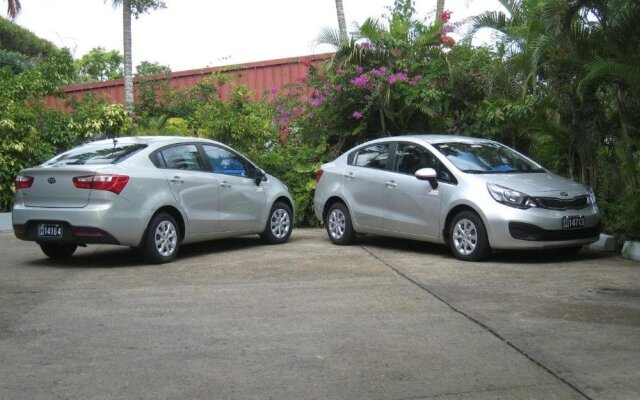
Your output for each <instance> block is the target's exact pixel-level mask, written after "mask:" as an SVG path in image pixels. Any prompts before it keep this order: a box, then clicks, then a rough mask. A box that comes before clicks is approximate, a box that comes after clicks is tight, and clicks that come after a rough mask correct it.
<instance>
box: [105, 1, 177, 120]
mask: <svg viewBox="0 0 640 400" xmlns="http://www.w3.org/2000/svg"><path fill="white" fill-rule="evenodd" d="M105 1H106V0H105ZM112 3H113V6H114V7H118V6H120V5H122V38H123V45H124V107H125V109H126V110H127V112H128V113H129V114H133V67H132V54H131V15H133V16H134V17H136V19H137V18H138V17H139V16H140V15H141V14H143V13H145V12H148V11H149V10H150V9H154V10H156V9H158V8H165V7H166V5H165V3H164V1H162V0H112Z"/></svg>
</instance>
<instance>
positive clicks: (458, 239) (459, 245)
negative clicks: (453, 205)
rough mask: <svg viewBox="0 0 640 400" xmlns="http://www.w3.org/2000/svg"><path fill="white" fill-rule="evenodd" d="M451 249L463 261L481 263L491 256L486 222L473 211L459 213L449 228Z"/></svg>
mask: <svg viewBox="0 0 640 400" xmlns="http://www.w3.org/2000/svg"><path fill="white" fill-rule="evenodd" d="M449 247H450V248H451V251H452V252H453V255H454V256H455V257H456V258H457V259H459V260H463V261H481V260H484V259H485V258H487V257H489V255H490V254H491V246H490V245H489V239H488V237H487V230H486V228H485V226H484V222H482V219H481V218H480V216H478V214H476V213H474V212H472V211H462V212H460V213H458V214H457V215H456V216H455V217H454V218H453V220H452V221H451V225H450V226H449Z"/></svg>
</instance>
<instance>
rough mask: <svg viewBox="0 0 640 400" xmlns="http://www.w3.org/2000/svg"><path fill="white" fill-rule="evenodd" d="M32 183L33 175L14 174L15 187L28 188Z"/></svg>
mask: <svg viewBox="0 0 640 400" xmlns="http://www.w3.org/2000/svg"><path fill="white" fill-rule="evenodd" d="M31 185H33V176H27V175H18V176H16V188H17V189H29V188H30V187H31Z"/></svg>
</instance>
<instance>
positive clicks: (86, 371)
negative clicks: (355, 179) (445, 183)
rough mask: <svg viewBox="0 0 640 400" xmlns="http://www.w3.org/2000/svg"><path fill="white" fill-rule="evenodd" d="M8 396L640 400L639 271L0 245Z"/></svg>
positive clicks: (307, 233)
mask: <svg viewBox="0 0 640 400" xmlns="http://www.w3.org/2000/svg"><path fill="white" fill-rule="evenodd" d="M0 366H1V367H0V399H11V400H14V399H132V398H135V399H181V398H185V399H186V398H189V399H394V400H400V399H545V400H548V399H585V398H587V399H638V398H640V264H638V263H634V262H632V261H628V260H624V259H622V258H619V257H617V256H613V255H604V254H598V253H590V252H586V251H583V252H581V253H579V254H578V255H577V256H574V257H571V258H561V257H553V256H550V255H544V254H539V253H538V254H527V253H500V254H497V255H496V256H495V257H494V258H493V259H492V260H491V261H489V262H484V263H463V262H459V261H457V260H455V259H454V258H453V257H452V256H451V255H450V254H449V253H448V251H447V249H446V248H444V247H440V246H434V245H429V244H425V243H419V242H410V241H403V240H392V239H385V238H374V237H371V238H361V239H360V240H359V242H358V245H355V246H350V247H338V246H334V245H332V244H330V242H329V241H328V240H327V238H326V235H325V233H324V231H322V230H313V229H310V230H304V229H299V230H296V231H294V234H293V236H292V238H291V241H290V242H289V243H288V244H286V245H282V246H263V245H261V243H260V241H259V239H258V238H257V237H247V238H240V239H234V240H224V241H217V242H209V243H204V244H198V245H191V246H185V247H183V248H182V250H181V252H180V255H179V258H178V259H177V260H176V261H175V262H173V263H171V264H166V265H159V266H157V265H145V264H143V263H142V262H141V261H140V259H139V258H138V257H137V256H136V255H135V253H133V252H132V251H131V250H129V249H127V248H120V247H108V246H91V247H89V248H86V249H80V250H79V251H78V252H77V253H76V255H75V256H74V257H73V258H72V259H71V260H69V261H67V262H65V263H58V262H53V261H50V260H48V259H46V258H44V256H43V255H42V254H41V253H40V250H39V248H38V247H37V246H36V245H35V244H33V243H27V242H21V241H18V240H16V239H15V238H14V237H13V235H12V234H9V233H3V234H0Z"/></svg>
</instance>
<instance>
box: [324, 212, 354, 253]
mask: <svg viewBox="0 0 640 400" xmlns="http://www.w3.org/2000/svg"><path fill="white" fill-rule="evenodd" d="M324 226H325V228H326V229H327V234H328V235H329V239H330V240H331V241H332V242H333V243H334V244H339V245H347V244H351V243H353V242H354V241H355V238H356V231H355V230H354V229H353V224H352V223H351V215H350V214H349V209H347V206H346V205H345V204H344V203H340V202H338V203H334V204H333V205H331V207H330V208H329V210H328V211H327V216H326V217H325V219H324Z"/></svg>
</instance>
